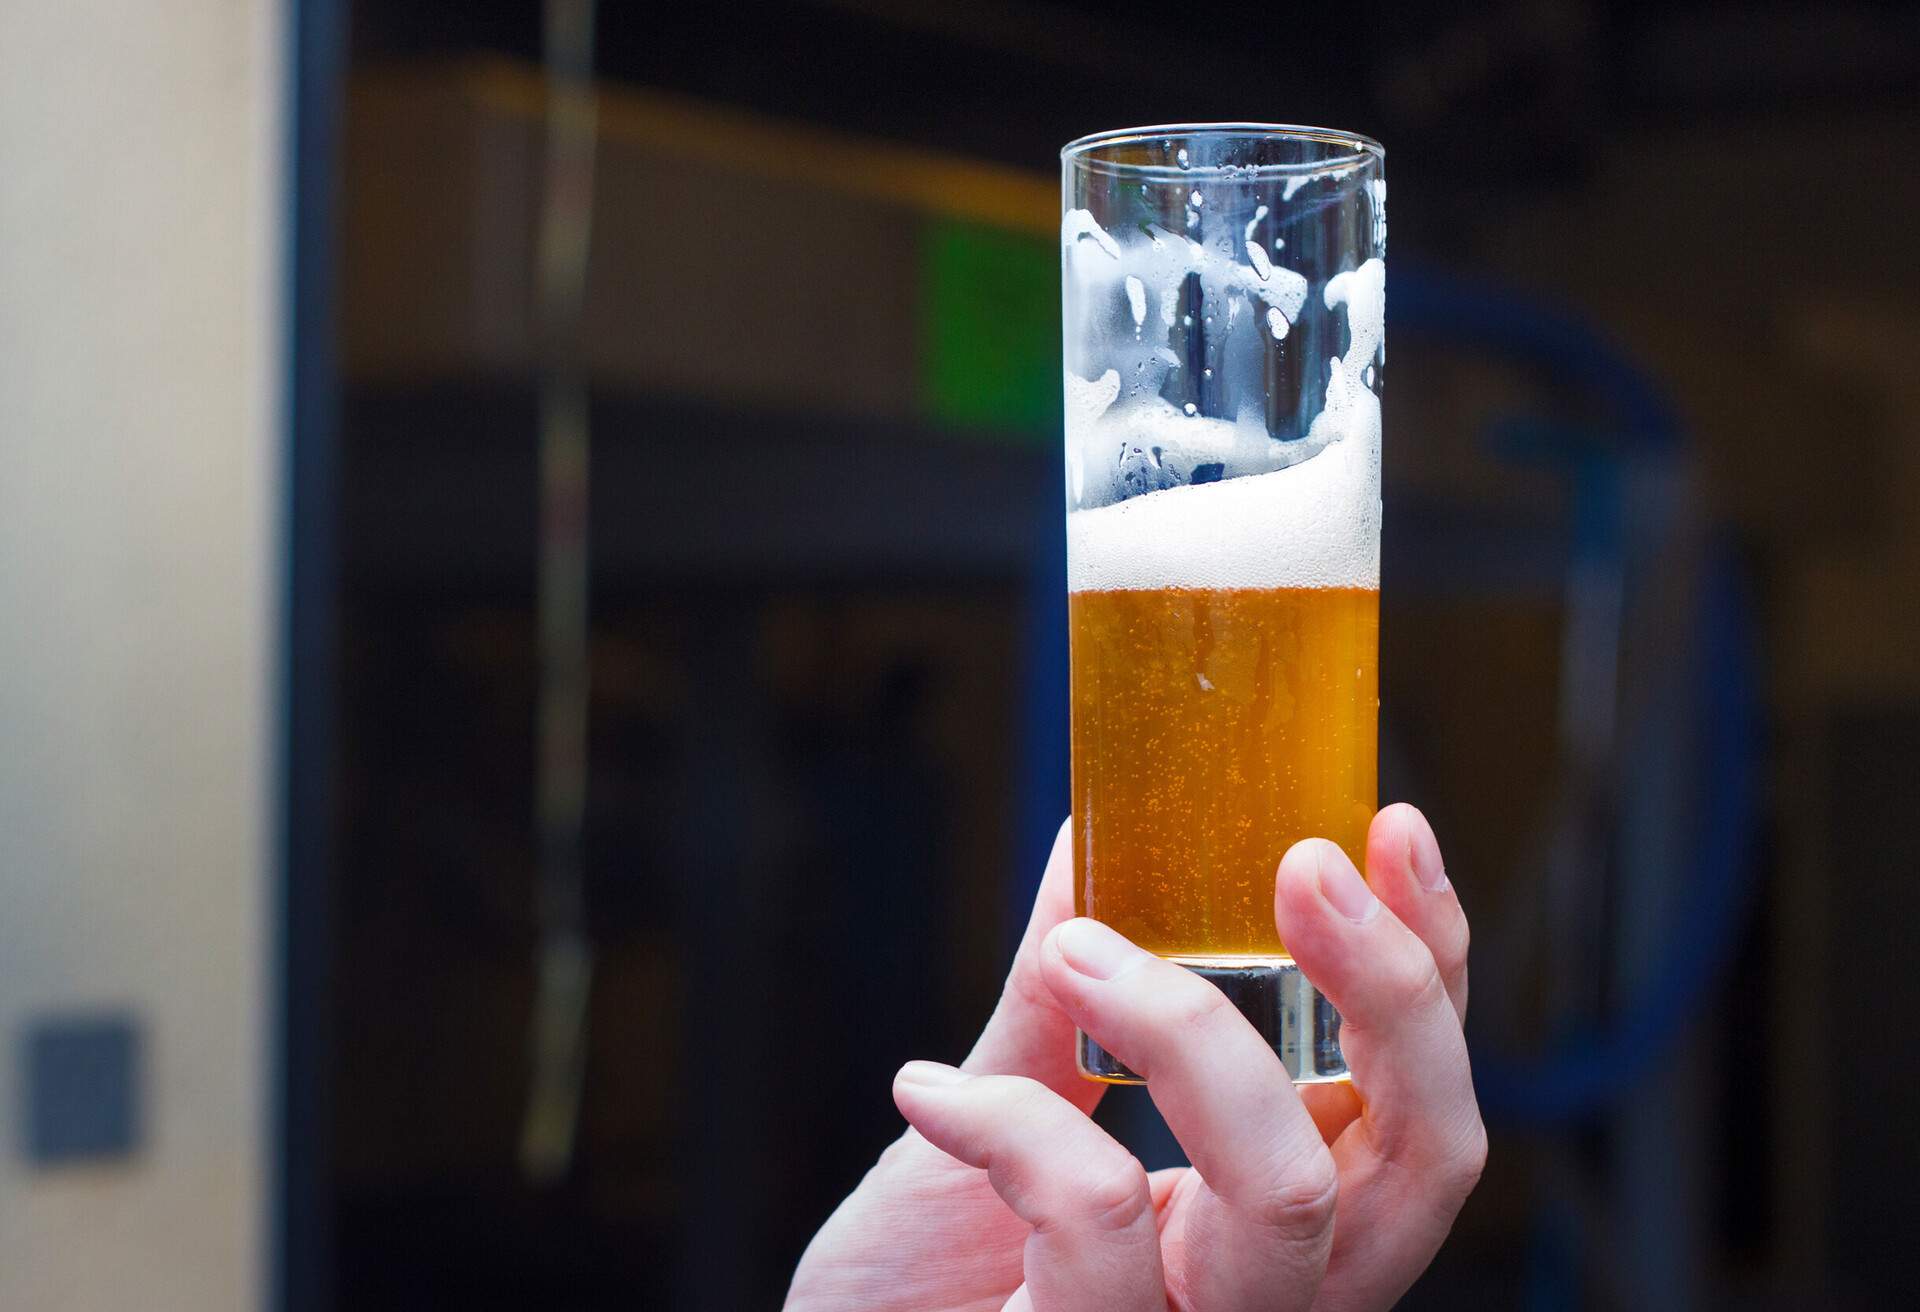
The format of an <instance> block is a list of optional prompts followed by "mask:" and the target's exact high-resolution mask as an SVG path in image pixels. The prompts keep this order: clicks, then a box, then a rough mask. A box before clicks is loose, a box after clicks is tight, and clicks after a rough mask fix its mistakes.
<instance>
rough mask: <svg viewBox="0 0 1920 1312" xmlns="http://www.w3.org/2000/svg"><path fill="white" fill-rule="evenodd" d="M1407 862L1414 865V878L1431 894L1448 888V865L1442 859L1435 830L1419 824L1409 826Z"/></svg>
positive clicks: (1414, 823)
mask: <svg viewBox="0 0 1920 1312" xmlns="http://www.w3.org/2000/svg"><path fill="white" fill-rule="evenodd" d="M1407 860H1408V861H1410V862H1412V863H1413V877H1414V878H1415V879H1417V880H1419V881H1420V887H1422V888H1424V889H1426V890H1427V892H1429V893H1438V892H1439V891H1440V890H1441V889H1443V888H1445V887H1446V886H1447V867H1446V863H1445V862H1443V861H1442V860H1441V859H1440V844H1439V842H1438V841H1436V840H1435V838H1434V836H1433V830H1432V829H1430V828H1428V827H1427V826H1426V825H1425V824H1423V823H1419V822H1413V823H1410V824H1409V825H1408V826H1407Z"/></svg>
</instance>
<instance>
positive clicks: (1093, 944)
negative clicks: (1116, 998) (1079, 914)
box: [1058, 919, 1142, 979]
mask: <svg viewBox="0 0 1920 1312" xmlns="http://www.w3.org/2000/svg"><path fill="white" fill-rule="evenodd" d="M1058 942H1059V944H1060V955H1061V956H1062V957H1065V958H1066V961H1067V964H1068V965H1069V966H1071V967H1073V968H1074V969H1075V970H1076V971H1078V972H1079V973H1080V974H1082V975H1085V976H1087V977H1088V978H1089V979H1112V978H1113V977H1114V976H1115V975H1118V974H1119V973H1120V972H1121V971H1123V970H1125V969H1126V968H1127V967H1128V966H1130V965H1132V964H1133V962H1134V961H1136V960H1137V959H1139V957H1140V956H1141V955H1142V953H1141V951H1140V949H1139V948H1137V947H1135V946H1134V945H1133V944H1131V943H1129V942H1127V940H1126V939H1124V938H1122V937H1121V936H1120V935H1118V934H1116V933H1114V932H1113V931H1112V930H1111V929H1108V928H1107V927H1106V926H1105V925H1103V924H1101V923H1100V922H1099V921H1097V920H1085V919H1081V920H1069V921H1068V922H1067V923H1066V924H1064V925H1062V926H1061V927H1060V935H1059V939H1058Z"/></svg>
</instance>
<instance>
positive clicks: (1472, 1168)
mask: <svg viewBox="0 0 1920 1312" xmlns="http://www.w3.org/2000/svg"><path fill="white" fill-rule="evenodd" d="M1486 1169H1487V1127H1486V1126H1485V1124H1483V1123H1482V1122H1481V1120H1480V1118H1479V1117H1477V1116H1476V1117H1475V1118H1474V1120H1473V1128H1472V1129H1471V1130H1469V1131H1468V1132H1467V1135H1466V1141H1465V1142H1464V1143H1462V1144H1461V1145H1460V1148H1459V1150H1458V1151H1457V1152H1456V1153H1455V1154H1454V1158H1453V1161H1452V1162H1451V1163H1450V1164H1449V1169H1448V1172H1447V1174H1448V1179H1449V1183H1451V1184H1452V1185H1453V1186H1454V1188H1455V1189H1456V1190H1457V1191H1458V1192H1459V1196H1460V1198H1461V1200H1462V1201H1465V1199H1466V1197H1467V1195H1468V1194H1470V1193H1472V1192H1473V1190H1474V1187H1475V1186H1476V1185H1478V1184H1479V1183H1480V1176H1481V1175H1482V1173H1484V1172H1485V1171H1486Z"/></svg>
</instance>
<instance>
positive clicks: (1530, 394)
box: [0, 0, 1920, 1312]
mask: <svg viewBox="0 0 1920 1312" xmlns="http://www.w3.org/2000/svg"><path fill="white" fill-rule="evenodd" d="M1916 88H1920V17H1917V16H1916V12H1915V10H1914V9H1913V7H1912V6H1910V5H1887V6H1884V7H1882V6H1875V5H1868V4H1860V3H1832V4H1819V5H1814V4H1793V3H1776V4H1766V5H1745V6H1742V5H1731V4H1705V3H1690V2H1687V0H1681V2H1679V3H1665V4H1639V3H1597V2H1595V0H1541V2H1540V3H1494V4H1455V5H1449V6H1434V7H1432V8H1431V10H1422V9H1420V8H1418V7H1415V6H1399V5H1388V4H1383V3H1378V2H1371V3H1362V4H1358V5H1353V4H1349V5H1344V6H1335V7H1322V8H1317V9H1316V8H1311V7H1296V8H1293V9H1286V8H1276V7H1274V6H1270V5H1269V6H1250V5H1249V6H1238V5H1214V6H1210V7H1208V8H1206V9H1205V10H1204V11H1196V12H1195V13H1192V14H1187V13H1185V12H1183V11H1174V10H1170V9H1168V8H1167V7H1166V6H1164V5H1146V4H1132V3H1116V2H1113V0H1109V2H1108V3H1104V4H1099V5H1093V4H1082V3H1074V2H1069V0H1051V2H1049V3H1045V4H1016V3H972V4H964V5H963V4H959V3H950V2H948V0H928V2H927V3H921V4H910V3H904V2H903V3H888V2H885V0H839V2H821V3H810V4H790V5H772V6H765V7H761V8H755V9H736V8H730V7H717V6H716V7H701V6H677V7H666V8H661V7H658V6H641V5H637V4H622V3H602V4H600V5H599V6H598V8H597V10H596V8H595V7H594V6H592V5H591V4H587V3H580V0H549V2H548V3H544V4H543V3H540V2H539V0H512V2H509V0H465V2H464V3H457V4H456V3H433V2H430V0H351V2H349V0H298V3H292V4H285V3H274V2H273V0H176V2H175V3H173V4H169V5H167V6H120V5H112V4H107V3H102V2H101V0H88V2H86V3H74V4H65V5H35V4H30V3H16V4H7V5H4V6H0V454H4V457H5V460H4V465H0V1306H5V1307H6V1308H9V1309H11V1308H16V1307H18V1308H22V1309H28V1308H31V1309H42V1308H62V1309H64V1308H75V1309H96V1308H121V1307H141V1308H148V1309H171V1308H182V1309H184V1308H196V1309H210V1308H239V1307H258V1306H268V1307H274V1308H285V1309H290V1310H294V1312H319V1310H320V1309H333V1308H388V1307H394V1308H400V1307H405V1308H417V1307H441V1306H460V1307H465V1308H495V1307H498V1308H522V1307H539V1308H555V1309H600V1308H614V1307H634V1306H661V1307H674V1308H688V1309H735V1308H752V1307H769V1306H774V1305H777V1303H778V1301H779V1299H780V1297H781V1294H782V1292H783V1290H784V1288H785V1283H786V1280H787V1278H788V1276H789V1275H790V1273H791V1271H792V1267H793V1264H794V1262H795V1260H796V1259H797V1257H798V1255H799V1253H800V1250H801V1248H802V1247H803V1246H804V1244H805V1242H806V1240H807V1238H808V1237H809V1235H810V1234H811V1233H812V1231H813V1230H814V1229H815V1228H816V1227H817V1226H818V1225H819V1224H820V1222H821V1221H822V1220H823V1219H824V1218H825V1216H826V1215H827V1213H828V1212H829V1211H830V1210H831V1208H832V1207H833V1205H834V1204H835V1202H836V1201H837V1200H838V1199H839V1198H840V1197H841V1196H843V1195H844V1194H845V1192H846V1191H847V1190H848V1189H849V1188H851V1187H852V1185H853V1184H854V1183H855V1182H856V1181H857V1180H858V1179H859V1178H860V1176H861V1174H862V1173H863V1172H864V1170H865V1169H866V1167H867V1166H868V1164H869V1163H870V1162H871V1160H872V1158H873V1156H874V1155H875V1154H876V1153H877V1152H878V1151H879V1149H880V1148H881V1147H882V1146H883V1145H884V1144H885V1143H886V1142H887V1141H888V1140H890V1139H891V1138H892V1137H893V1136H894V1135H895V1134H897V1133H898V1131H899V1129H900V1123H899V1120H898V1117H897V1115H896V1113H895V1112H894V1110H893V1108H892V1105H891V1101H890V1098H889V1094H888V1081H889V1076H890V1073H891V1072H892V1070H893V1069H894V1068H895V1067H896V1066H897V1065H898V1064H899V1063H900V1062H902V1061H904V1060H906V1059H908V1058H910V1057H933V1058H940V1059H946V1060H954V1059H957V1058H958V1057H959V1056H960V1055H961V1054H962V1053H964V1051H965V1050H966V1047H967V1046H968V1044H969V1042H970V1040H971V1037H972V1035H973V1034H974V1033H975V1032H976V1031H977V1029H978V1027H979V1025H980V1023H981V1022H982V1020H983V1019H984V1017H985V1016H986V1015H987V1013H988V1011H989V1010H990V1008H991V1005H992V1002H993V999H994V997H995V994H996V992H997V988H998V982H999V979H1000V976H1001V974H1002V971H1003V970H1004V967H1005V963H1006V961H1007V959H1008V956H1009V953H1010V951H1011V947H1012V943H1013V940H1014V936H1015V934H1016V932H1017V929H1018V926H1019V925H1020V924H1021V923H1022V921H1023V920H1024V917H1025V906H1026V902H1027V900H1028V898H1029V897H1030V895H1031V891H1032V888H1033V885H1034V882H1035V880H1036V879H1037V876H1038V872H1039V868H1040V865H1041V863H1042V861H1043V859H1044V856H1045V853H1046V850H1047V847H1048V845H1049V843H1050V841H1051V838H1052V835H1053V832H1054V830H1055V829H1056V827H1057V826H1058V824H1059V821H1060V818H1061V816H1062V815H1063V813H1064V810H1065V805H1066V800H1065V799H1066V773H1065V771H1066V746H1065V732H1066V724H1065V648H1064V640H1065V639H1064V631H1065V609H1064V602H1063V597H1062V590H1063V586H1064V582H1063V580H1064V573H1063V565H1062V560H1061V549H1062V543H1061V538H1062V533H1061V525H1060V515H1061V501H1062V493H1061V488H1060V481H1059V480H1060V465H1061V462H1060V458H1059V454H1058V447H1059V441H1060V435H1059V420H1060V415H1059V356H1058V349H1059V345H1058V343H1059V339H1058V331H1059V312H1058V261H1057V256H1056V241H1057V238H1056V234H1057V224H1058V190H1057V188H1058V180H1057V179H1058V174H1057V167H1058V165H1057V151H1058V149H1059V147H1060V146H1061V145H1062V144H1063V143H1064V142H1066V141H1067V140H1069V139H1070V138H1073V137H1075V136H1078V135H1081V134H1083V133H1086V132H1090V131H1094V130H1097V129H1101V128H1107V127H1116V126H1121V125H1126V124H1135V123H1154V122H1165V121H1175V120H1196V119H1228V118H1256V119H1273V120H1280V121H1291V122H1303V123H1320V124H1327V125H1331V126H1336V127H1341V128H1348V129H1353V130H1357V131H1361V132H1366V133H1369V134H1371V135H1373V136H1376V137H1378V138H1379V139H1380V140H1382V141H1384V142H1385V143H1386V146H1387V149H1388V164H1389V173H1390V175H1391V178H1392V184H1393V202H1394V203H1393V214H1392V239H1391V242H1390V256H1391V258H1390V260H1389V269H1390V270H1391V275H1392V276H1391V278H1390V280H1389V289H1390V295H1389V298H1388V307H1389V327H1390V333H1389V339H1390V342H1391V345H1392V356H1391V372H1390V386H1389V387H1388V389H1387V399H1386V415H1387V435H1386V451H1387V456H1386V477H1387V489H1386V507H1387V522H1386V530H1385V548H1384V558H1385V565H1384V573H1385V580H1384V588H1383V651H1382V697H1383V712H1382V793H1383V798H1405V799H1408V800H1411V801H1414V802H1416V803H1418V804H1419V805H1420V806H1422V807H1423V808H1424V809H1425V810H1426V811H1427V813H1428V815H1429V816H1430V817H1431V818H1432V819H1433V821H1434V823H1435V826H1436V828H1437V830H1438V832H1439V834H1440V837H1441V841H1442V843H1443V845H1444V847H1445V849H1446V851H1447V854H1448V862H1449V869H1450V873H1451V875H1452V877H1453V881H1454V883H1455V885H1456V887H1457V888H1458V889H1459V891H1460V894H1461V897H1462V900H1463V901H1464V902H1465V904H1466V906H1467V909H1468V912H1469V914H1470V916H1471V917H1472V919H1473V922H1474V926H1475V959H1474V1013H1475V1014H1474V1016H1473V1018H1472V1020H1471V1022H1470V1025H1469V1029H1470V1031H1471V1039H1472V1041H1473V1044H1474V1056H1475V1070H1476V1078H1477V1080H1478V1082H1479V1086H1480V1091H1481V1096H1482V1099H1483V1102H1484V1105H1485V1108H1486V1111H1487V1117H1488V1121H1489V1124H1490V1126H1491V1129H1492V1155H1491V1160H1490V1164H1489V1167H1488V1171H1487V1175H1486V1178H1485V1181H1484V1183H1483V1184H1482V1185H1481V1187H1480V1189H1479V1191H1478V1193H1477V1194H1476V1195H1475V1197H1474V1198H1473V1200H1472V1201H1471V1203H1470V1204H1469V1206H1468V1208H1467V1210H1466V1212H1465V1213H1464V1214H1463V1215H1462V1217H1461V1218H1460V1221H1459V1223H1458V1225H1457V1227H1456V1230H1455V1235H1454V1239H1453V1241H1452V1242H1451V1244H1450V1245H1449V1246H1448V1248H1447V1249H1446V1250H1445V1252H1443V1253H1442V1255H1441V1257H1440V1259H1439V1261H1438V1262H1437V1263H1436V1265H1435V1266H1434V1268H1433V1269H1432V1270H1431V1271H1430V1272H1429V1274H1428V1275H1427V1276H1426V1277H1425V1278H1424V1279H1423V1280H1422V1281H1421V1283H1420V1284H1419V1285H1418V1286H1417V1287H1416V1288H1415V1290H1414V1291H1413V1293H1412V1294H1411V1295H1410V1296H1409V1298H1408V1299H1407V1306H1409V1307H1415V1308H1450V1307H1475V1308H1482V1309H1484V1308H1489V1307H1499V1308H1526V1309H1532V1308H1576V1307H1594V1308H1613V1307H1635V1308H1655V1309H1662V1308H1690V1307H1753V1308H1772V1307H1795V1308H1804V1307H1832V1308H1854V1307H1881V1306H1887V1305H1889V1304H1894V1303H1897V1302H1898V1301H1900V1298H1901V1295H1902V1294H1905V1295H1907V1296H1908V1297H1911V1291H1912V1290H1913V1289H1914V1288H1915V1286H1916V1285H1917V1284H1920V1257H1916V1255H1915V1250H1914V1248H1913V1246H1912V1245H1911V1243H1910V1242H1909V1241H1908V1240H1909V1235H1910V1233H1911V1225H1912V1222H1913V1220H1914V1218H1913V1217H1912V1215H1911V1213H1910V1210H1909V1208H1908V1207H1907V1198H1908V1196H1909V1194H1910V1193H1911V1185H1912V1181H1913V1180H1914V1179H1915V1177H1916V1175H1917V1174H1920V1118H1916V1108H1915V1099H1914V1093H1913V1090H1914V1088H1915V1084H1916V1074H1920V1072H1917V1071H1916V1057H1915V1055H1914V1048H1913V1045H1912V1044H1911V1042H1910V1040H1909V1037H1908V1036H1910V1035H1911V1034H1913V1033H1914V1032H1915V1031H1916V1030H1920V982H1916V980H1915V978H1914V977H1913V976H1912V975H1911V974H1909V973H1908V969H1907V967H1908V963H1909V958H1908V956H1907V953H1906V949H1907V944H1908V939H1909V937H1910V935H1911V933H1912V929H1913V926H1914V925H1915V924H1916V923H1920V842H1917V841H1916V838H1915V833H1916V830H1915V828H1914V823H1913V816H1914V815H1915V814H1916V812H1917V811H1920V770H1916V768H1915V762H1916V761H1920V642H1916V637H1917V636H1920V633H1917V632H1916V606H1915V600H1914V599H1915V597H1916V596H1917V595H1920V395H1917V394H1916V393H1917V392H1920V368H1916V367H1915V364H1914V361H1915V360H1916V359H1920V248H1917V247H1916V246H1915V243H1914V240H1913V235H1912V232H1911V221H1912V216H1913V215H1914V214H1916V213H1920V173H1916V172H1915V170H1914V169H1913V167H1912V162H1913V161H1914V160H1916V159H1920V101H1917V100H1916ZM1903 161H1904V162H1903ZM1100 1115H1101V1118H1102V1120H1103V1122H1104V1123H1106V1124H1108V1125H1110V1126H1111V1127H1112V1128H1113V1129H1114V1131H1115V1132H1116V1133H1118V1134H1120V1135H1122V1136H1123V1137H1124V1138H1125V1139H1126V1140H1127V1141H1128V1142H1129V1143H1130V1144H1132V1145H1133V1146H1135V1147H1136V1149H1137V1150H1138V1151H1139V1152H1140V1153H1141V1155H1142V1156H1143V1157H1145V1158H1146V1159H1148V1162H1149V1165H1162V1164H1166V1163H1169V1162H1172V1161H1175V1160H1177V1157H1176V1156H1175V1154H1176V1153H1177V1148H1176V1147H1175V1146H1174V1145H1172V1144H1171V1143H1170V1141H1169V1140H1168V1139H1167V1136H1166V1134H1165V1131H1164V1128H1163V1127H1161V1126H1160V1125H1159V1124H1158V1122H1157V1121H1156V1119H1155V1118H1154V1115H1153V1113H1152V1110H1151V1105H1150V1104H1149V1103H1148V1102H1147V1101H1146V1099H1145V1098H1144V1096H1143V1095H1141V1094H1139V1093H1138V1092H1137V1091H1132V1090H1120V1091H1116V1092H1115V1093H1113V1094H1111V1095H1110V1096H1109V1098H1108V1099H1107V1101H1106V1103H1105V1104H1104V1105H1103V1107H1102V1110H1101V1113H1100Z"/></svg>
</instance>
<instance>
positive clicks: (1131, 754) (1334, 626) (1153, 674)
mask: <svg viewBox="0 0 1920 1312" xmlns="http://www.w3.org/2000/svg"><path fill="white" fill-rule="evenodd" d="M1068 615H1069V622H1070V631H1071V650H1072V657H1071V659H1072V707H1073V711H1072V734H1073V816H1074V831H1073V841H1074V848H1075V851H1074V869H1075V870H1076V871H1078V872H1079V874H1080V878H1079V880H1078V881H1077V882H1076V887H1075V909H1076V911H1077V912H1078V913H1079V914H1081V915H1089V916H1093V917H1096V918H1097V919H1099V920H1102V921H1104V922H1106V923H1107V924H1109V925H1112V926H1113V927H1114V928H1115V929H1117V930H1119V931H1120V932H1121V933H1123V934H1125V935H1126V936H1127V937H1128V938H1130V939H1132V940H1133V941H1134V942H1136V943H1138V944H1139V945H1140V946H1142V947H1144V948H1147V949H1148V950H1150V951H1152V952H1154V953H1156V954H1157V955H1160V956H1164V957H1171V958H1173V959H1175V960H1178V961H1181V962H1183V963H1186V964H1188V965H1194V966H1227V967H1233V966H1246V965H1252V964H1256V963H1268V962H1274V961H1277V960H1280V959H1284V958H1286V955H1287V951H1286V947H1285V945H1283V944H1282V943H1281V942H1280V938H1279V935H1278V933H1277V932H1276V930H1275V928H1274V917H1273V888H1274V871H1275V869H1276V868H1277V867H1278V865H1279V862H1280V858H1281V856H1282V855H1283V854H1284V853H1285V852H1286V850H1287V848H1288V847H1290V846H1291V845H1292V844H1293V843H1295V842H1297V841H1298V840H1300V839H1302V838H1307V837H1315V836H1317V837H1322V838H1330V839H1332V840H1333V841H1334V842H1336V843H1338V844H1339V845H1340V846H1341V847H1342V848H1344V849H1345V850H1346V852H1347V855H1348V856H1350V857H1352V858H1353V860H1354V863H1355V864H1356V865H1362V866H1363V853H1364V849H1365V845H1366V834H1367V825H1368V823H1369V822H1370V821H1371V819H1372V817H1373V811H1374V804H1375V796H1376V793H1375V770H1376V763H1377V734H1376V720H1377V716H1378V711H1379V694H1378V675H1377V670H1378V664H1377V662H1378V648H1379V633H1380V594H1379V592H1378V590H1376V589H1371V588H1220V589H1211V588H1163V589H1115V590H1110V591H1097V592H1076V593H1073V594H1072V595H1071V596H1070V597H1069V599H1068ZM1363 868H1364V866H1363Z"/></svg>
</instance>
